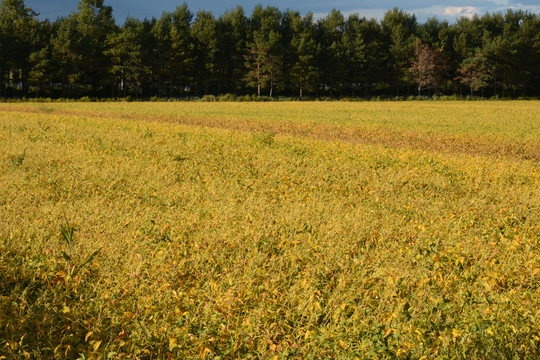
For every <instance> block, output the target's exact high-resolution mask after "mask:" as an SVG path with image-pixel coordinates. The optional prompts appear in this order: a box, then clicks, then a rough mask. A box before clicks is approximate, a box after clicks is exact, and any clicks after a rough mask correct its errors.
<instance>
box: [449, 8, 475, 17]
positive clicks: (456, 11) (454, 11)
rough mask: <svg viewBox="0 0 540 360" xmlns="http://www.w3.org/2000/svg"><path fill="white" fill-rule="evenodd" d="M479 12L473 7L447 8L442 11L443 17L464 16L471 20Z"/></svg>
mask: <svg viewBox="0 0 540 360" xmlns="http://www.w3.org/2000/svg"><path fill="white" fill-rule="evenodd" d="M479 12H480V10H479V9H478V8H476V7H474V6H447V7H446V8H445V9H444V15H445V16H453V17H461V16H465V17H468V18H472V17H473V16H474V15H475V14H478V13H479ZM441 15H443V14H441Z"/></svg>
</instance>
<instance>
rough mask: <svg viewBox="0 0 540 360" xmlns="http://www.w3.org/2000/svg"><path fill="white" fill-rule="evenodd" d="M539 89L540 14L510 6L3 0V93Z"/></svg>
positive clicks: (528, 92)
mask: <svg viewBox="0 0 540 360" xmlns="http://www.w3.org/2000/svg"><path fill="white" fill-rule="evenodd" d="M220 94H235V95H245V94H256V95H259V96H262V95H265V96H287V97H300V98H301V97H303V96H317V97H344V96H346V97H371V96H408V95H439V94H459V95H462V96H464V95H472V96H501V97H507V96H511V97H518V96H539V95H540V16H539V15H538V14H534V13H530V12H527V11H515V10H508V11H507V12H506V13H504V14H503V13H487V14H485V15H483V16H474V17H473V18H466V17H462V18H460V19H458V20H457V21H456V22H455V23H449V22H447V21H441V20H438V19H437V18H431V19H428V20H427V21H426V22H424V23H419V22H418V21H417V19H416V16H415V15H414V14H410V13H407V12H405V11H403V10H400V9H397V8H395V9H393V10H389V11H387V12H386V14H385V15H384V17H383V18H382V19H381V20H376V19H367V18H365V17H361V16H360V15H358V14H354V15H351V16H349V17H345V16H344V15H343V14H342V13H341V12H340V11H338V10H333V11H332V12H331V13H329V14H328V15H327V16H326V17H324V18H321V19H315V18H314V17H313V14H311V13H308V14H307V15H301V14H300V13H299V12H298V11H293V10H286V11H280V10H279V9H278V8H276V7H271V6H268V7H263V6H261V5H258V6H256V7H255V8H254V10H253V12H252V13H251V15H249V16H248V15H246V14H245V12H244V10H243V9H242V7H236V8H235V9H232V10H229V11H226V12H225V13H224V14H223V15H221V16H220V17H217V18H216V17H215V16H214V15H213V14H212V13H211V12H208V11H199V12H197V13H196V14H194V13H192V12H191V11H190V10H189V8H188V6H187V5H186V4H185V3H184V4H183V5H180V6H178V7H177V8H176V10H175V11H173V12H164V13H163V15H162V16H161V18H151V19H148V18H146V19H144V20H139V19H135V18H132V17H128V18H127V19H126V20H125V22H124V24H123V25H121V26H118V25H116V24H115V21H114V18H113V16H112V8H111V7H110V6H106V5H104V3H103V0H81V1H80V2H79V3H78V6H77V10H76V11H74V12H73V13H71V15H69V16H66V17H61V18H58V19H57V20H55V21H49V20H44V21H42V20H39V19H38V14H36V13H35V12H34V11H33V10H32V9H30V8H28V7H26V5H25V3H24V1H23V0H2V2H1V4H0V97H2V98H10V97H23V96H25V97H56V98H58V97H64V98H78V97H82V96H90V97H100V98H107V97H111V98H116V97H126V96H131V97H135V98H149V97H154V96H156V97H175V98H183V97H192V96H204V95H220Z"/></svg>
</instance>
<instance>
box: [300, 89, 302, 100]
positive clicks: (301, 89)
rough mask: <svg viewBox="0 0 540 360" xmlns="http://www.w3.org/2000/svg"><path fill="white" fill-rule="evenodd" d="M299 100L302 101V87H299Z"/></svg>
mask: <svg viewBox="0 0 540 360" xmlns="http://www.w3.org/2000/svg"><path fill="white" fill-rule="evenodd" d="M300 100H302V86H300Z"/></svg>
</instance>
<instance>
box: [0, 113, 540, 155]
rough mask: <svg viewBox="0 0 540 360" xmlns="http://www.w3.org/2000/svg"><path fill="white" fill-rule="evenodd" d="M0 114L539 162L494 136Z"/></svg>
mask: <svg viewBox="0 0 540 360" xmlns="http://www.w3.org/2000/svg"><path fill="white" fill-rule="evenodd" d="M0 112H14V113H33V114H43V115H68V116H78V117H91V118H101V119H112V120H114V119H116V120H132V121H147V122H166V123H172V124H181V125H190V126H199V127H206V128H217V129H226V130H234V131H242V132H251V133H268V134H274V135H278V136H294V137H303V138H310V139H315V140H324V141H343V142H347V143H351V144H368V145H382V146H387V147H395V148H407V149H413V150H425V151H435V152H445V153H450V154H458V155H459V154H463V155H472V156H490V157H502V158H509V159H516V160H532V161H535V162H540V140H539V141H530V140H529V141H521V142H520V141H513V140H511V139H501V138H497V137H495V136H489V135H478V136H475V137H471V136H464V135H448V134H441V133H433V132H416V131H411V130H395V129H386V128H381V127H379V128H365V127H358V126H351V125H347V126H339V125H325V124H305V123H301V122H294V121H290V122H275V121H270V120H268V121H261V120H250V119H242V118H238V119H224V118H199V117H184V116H181V115H161V114H156V115H146V114H144V115H142V114H118V113H108V112H99V113H95V112H89V111H81V110H78V111H74V110H69V111H68V110H55V109H49V108H46V109H36V108H21V107H16V106H0Z"/></svg>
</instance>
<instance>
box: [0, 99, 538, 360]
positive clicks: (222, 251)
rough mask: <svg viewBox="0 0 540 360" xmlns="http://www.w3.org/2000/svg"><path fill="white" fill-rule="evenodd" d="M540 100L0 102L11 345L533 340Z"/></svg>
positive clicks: (375, 354)
mask: <svg viewBox="0 0 540 360" xmlns="http://www.w3.org/2000/svg"><path fill="white" fill-rule="evenodd" d="M539 164H540V103H539V102H448V103H446V102H403V103H382V102H381V103H376V102H365V103H340V102H333V103H323V102H312V103H301V102H297V103H285V102H283V103H106V104H105V103H104V104H96V103H84V104H83V103H46V104H45V103H44V104H3V105H0V169H1V171H0V359H4V358H6V359H11V358H25V357H26V358H28V357H30V358H36V359H47V358H51V359H52V358H63V357H66V358H78V357H80V358H95V359H97V358H101V359H107V358H110V359H121V358H133V359H135V358H139V359H161V358H165V359H166V358H178V359H184V358H190V359H199V358H201V359H202V358H207V359H216V358H217V359H237V358H252V359H300V358H305V359H321V358H342V359H355V358H358V359H383V358H406V359H430V358H442V359H453V358H458V359H486V358H493V359H503V358H504V359H506V358H516V359H536V358H539V357H540V350H539V349H540V166H539Z"/></svg>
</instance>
